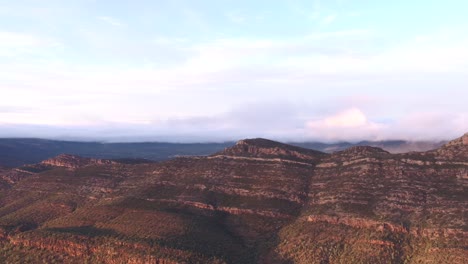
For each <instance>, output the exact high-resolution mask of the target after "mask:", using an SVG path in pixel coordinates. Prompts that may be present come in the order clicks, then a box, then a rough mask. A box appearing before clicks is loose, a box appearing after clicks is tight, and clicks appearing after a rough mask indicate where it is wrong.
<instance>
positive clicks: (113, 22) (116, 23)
mask: <svg viewBox="0 0 468 264" xmlns="http://www.w3.org/2000/svg"><path fill="white" fill-rule="evenodd" d="M97 19H99V20H101V21H103V22H105V23H107V24H109V25H112V26H116V27H120V26H124V24H123V23H122V22H120V21H119V20H118V19H116V18H113V17H110V16H98V17H97Z"/></svg>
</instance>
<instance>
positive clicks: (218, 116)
mask: <svg viewBox="0 0 468 264" xmlns="http://www.w3.org/2000/svg"><path fill="white" fill-rule="evenodd" d="M466 10H468V2H467V1H461V0H460V1H450V0H448V1H357V0H356V1H351V0H349V1H346V0H341V1H339V0H337V1H319V0H315V1H311V0H310V1H292V0H290V1H222V0H220V1H207V0H205V1H197V0H191V1H188V0H185V1H183V0H172V1H119V0H114V1H100V0H81V1H78V0H75V1H72V0H68V1H61V0H60V1H59V0H55V1H53V0H50V1H49V0H42V1H39V0H16V1H5V0H0V93H1V95H2V96H1V97H0V136H34V137H51V138H85V139H107V140H119V139H123V138H125V139H126V140H133V139H134V140H138V139H142V138H144V139H146V140H148V139H151V140H171V141H195V140H197V141H198V140H201V141H212V140H217V141H219V140H232V139H239V138H243V137H259V136H261V137H269V138H273V139H280V140H324V141H333V140H360V139H391V138H393V139H394V138H402V139H447V138H451V137H455V136H459V135H461V134H463V133H465V132H468V104H467V101H468V100H467V98H468V87H467V86H468V48H467V47H468V17H467V16H466Z"/></svg>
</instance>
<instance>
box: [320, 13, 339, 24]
mask: <svg viewBox="0 0 468 264" xmlns="http://www.w3.org/2000/svg"><path fill="white" fill-rule="evenodd" d="M337 17H338V16H337V15H328V16H326V17H324V18H323V19H322V20H321V21H320V23H321V24H322V25H330V24H331V23H333V22H334V21H335V20H336V18H337Z"/></svg>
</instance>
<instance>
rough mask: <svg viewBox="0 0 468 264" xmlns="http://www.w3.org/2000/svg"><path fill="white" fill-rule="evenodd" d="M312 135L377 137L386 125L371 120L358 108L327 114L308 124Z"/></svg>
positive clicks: (351, 137) (317, 137)
mask: <svg viewBox="0 0 468 264" xmlns="http://www.w3.org/2000/svg"><path fill="white" fill-rule="evenodd" d="M306 128H307V133H308V135H309V136H310V137H312V138H316V139H322V140H323V139H325V140H331V141H333V140H361V139H376V138H378V137H379V136H381V132H382V130H383V129H384V128H385V125H383V124H379V123H375V122H372V121H369V120H368V119H367V117H366V115H365V114H364V113H363V112H362V111H361V110H360V109H358V108H351V109H347V110H345V111H342V112H339V113H336V114H333V115H330V116H325V117H323V118H321V119H318V120H313V121H309V122H307V124H306Z"/></svg>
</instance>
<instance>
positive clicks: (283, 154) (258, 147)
mask: <svg viewBox="0 0 468 264" xmlns="http://www.w3.org/2000/svg"><path fill="white" fill-rule="evenodd" d="M219 155H224V156H235V157H257V158H278V159H286V160H296V161H302V162H311V163H313V162H315V161H317V160H318V159H320V157H323V156H324V155H325V154H324V153H322V152H320V151H315V150H311V149H305V148H300V147H296V146H291V145H287V144H283V143H279V142H275V141H271V140H268V139H263V138H256V139H245V140H240V141H238V142H237V143H236V144H235V145H234V146H232V147H229V148H226V149H224V150H223V151H221V152H218V153H216V154H215V156H219Z"/></svg>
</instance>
